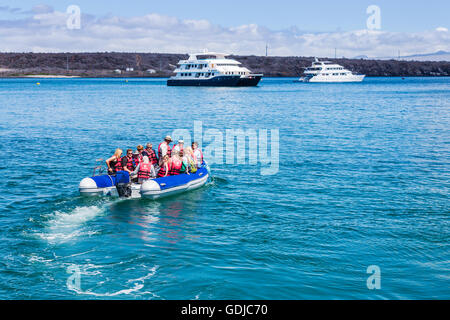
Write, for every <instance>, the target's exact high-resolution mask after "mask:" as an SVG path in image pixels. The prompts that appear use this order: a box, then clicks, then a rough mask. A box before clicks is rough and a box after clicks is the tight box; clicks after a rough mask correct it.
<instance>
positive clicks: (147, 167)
mask: <svg viewBox="0 0 450 320" xmlns="http://www.w3.org/2000/svg"><path fill="white" fill-rule="evenodd" d="M171 143H172V138H171V137H170V136H166V137H165V138H164V141H163V142H161V143H160V144H159V146H158V155H156V152H155V150H154V149H153V145H152V144H151V143H147V145H146V148H145V149H144V147H143V146H142V145H138V146H137V148H136V151H133V150H132V149H128V150H127V154H126V155H125V156H123V157H122V150H121V149H119V148H118V149H116V151H115V152H114V155H113V156H112V157H111V158H109V159H108V160H106V165H107V166H108V174H114V173H116V172H118V171H127V172H128V173H129V174H130V177H131V178H132V180H134V181H137V182H138V183H143V182H144V181H146V180H148V179H154V178H160V177H167V176H173V175H179V174H184V173H185V174H191V173H195V172H197V169H198V167H199V166H200V165H201V164H202V163H203V153H202V151H201V150H200V149H199V148H198V143H197V142H193V143H192V147H186V148H185V147H184V141H183V140H178V143H177V144H175V145H174V146H173V147H172V148H171V147H170V144H171Z"/></svg>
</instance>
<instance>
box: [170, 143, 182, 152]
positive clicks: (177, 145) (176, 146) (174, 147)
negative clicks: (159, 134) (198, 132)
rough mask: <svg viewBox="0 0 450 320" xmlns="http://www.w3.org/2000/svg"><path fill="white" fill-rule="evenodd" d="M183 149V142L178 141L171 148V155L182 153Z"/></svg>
mask: <svg viewBox="0 0 450 320" xmlns="http://www.w3.org/2000/svg"><path fill="white" fill-rule="evenodd" d="M183 149H184V141H183V140H178V143H177V144H176V145H174V146H173V148H172V153H174V152H175V151H176V152H180V151H183Z"/></svg>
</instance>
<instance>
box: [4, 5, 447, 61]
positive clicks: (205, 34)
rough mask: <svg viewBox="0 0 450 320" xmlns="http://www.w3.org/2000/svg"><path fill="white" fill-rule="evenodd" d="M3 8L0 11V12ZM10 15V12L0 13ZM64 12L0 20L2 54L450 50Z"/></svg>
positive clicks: (423, 36) (420, 41) (427, 38)
mask: <svg viewBox="0 0 450 320" xmlns="http://www.w3.org/2000/svg"><path fill="white" fill-rule="evenodd" d="M1 8H2V7H0V9H1ZM4 10H11V8H9V7H8V8H6V7H5V8H4ZM67 17H68V15H67V14H66V13H65V12H58V11H55V10H53V9H52V8H51V7H48V6H38V7H34V8H33V9H32V10H31V11H29V15H28V16H26V17H25V18H22V19H14V20H3V21H1V20H0V38H1V39H2V42H1V46H0V50H1V51H19V52H23V51H39V52H43V51H45V52H47V51H48V52H58V51H62V52H64V51H91V52H92V51H133V52H171V53H187V52H191V51H197V50H202V49H203V48H208V49H209V50H214V51H223V52H227V53H234V54H256V55H258V54H259V55H262V54H264V52H265V46H266V43H268V45H269V53H270V54H271V55H285V56H286V55H296V56H298V55H302V56H334V48H337V52H338V56H339V57H341V56H346V57H354V56H358V55H367V56H370V57H380V56H396V55H397V52H398V50H400V51H401V53H402V55H410V54H417V53H428V52H435V51H438V50H445V51H450V34H449V33H448V30H447V29H446V28H444V27H439V28H437V29H435V30H431V31H424V32H416V33H399V32H388V31H374V30H355V31H348V32H327V33H311V32H308V33H305V32H302V31H300V30H298V29H297V28H296V27H291V28H289V29H286V30H281V31H280V30H276V31H274V30H270V29H267V28H266V27H264V26H260V25H256V24H248V25H242V26H234V27H229V28H227V27H223V26H220V25H216V24H213V23H211V22H210V21H208V20H182V19H179V18H176V17H171V16H164V15H159V14H156V13H153V14H147V15H142V16H136V17H126V18H125V17H117V16H106V17H102V18H98V17H94V16H92V15H87V14H83V15H82V19H81V29H79V30H69V29H67V28H66V19H67Z"/></svg>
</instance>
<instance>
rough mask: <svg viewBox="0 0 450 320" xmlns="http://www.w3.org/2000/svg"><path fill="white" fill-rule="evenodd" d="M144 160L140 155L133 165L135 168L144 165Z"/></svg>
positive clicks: (134, 159)
mask: <svg viewBox="0 0 450 320" xmlns="http://www.w3.org/2000/svg"><path fill="white" fill-rule="evenodd" d="M142 160H143V159H142V157H141V155H139V157H137V158H134V157H133V165H134V167H135V168H136V167H137V166H138V164H139V163H142Z"/></svg>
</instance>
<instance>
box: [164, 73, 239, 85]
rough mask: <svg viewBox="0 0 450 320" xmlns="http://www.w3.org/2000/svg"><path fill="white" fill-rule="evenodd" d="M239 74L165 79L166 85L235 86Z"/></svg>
mask: <svg viewBox="0 0 450 320" xmlns="http://www.w3.org/2000/svg"><path fill="white" fill-rule="evenodd" d="M240 78H241V77H240V76H238V75H236V76H217V77H213V78H209V79H183V80H181V79H175V78H170V79H169V80H167V85H168V86H186V87H237V86H238V83H239V81H240Z"/></svg>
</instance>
